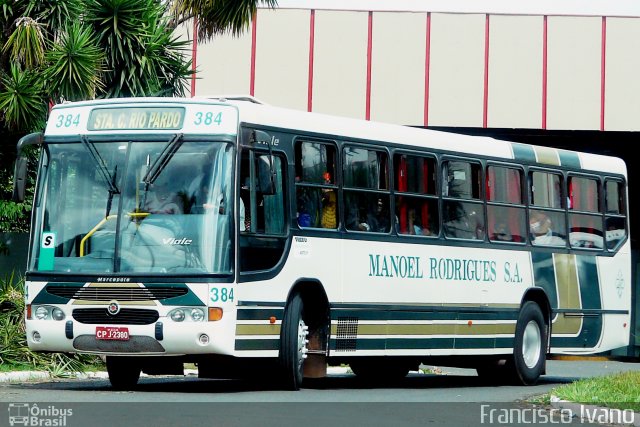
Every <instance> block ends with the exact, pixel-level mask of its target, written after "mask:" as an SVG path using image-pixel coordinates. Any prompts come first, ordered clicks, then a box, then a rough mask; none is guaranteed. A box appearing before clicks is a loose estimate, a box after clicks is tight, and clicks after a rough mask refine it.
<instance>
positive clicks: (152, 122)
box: [87, 106, 185, 131]
mask: <svg viewBox="0 0 640 427" xmlns="http://www.w3.org/2000/svg"><path fill="white" fill-rule="evenodd" d="M184 117H185V109H184V108H183V107H151V106H150V107H121V108H95V109H93V110H92V111H91V113H90V114H89V122H88V123H87V129H88V130H92V131H98V130H177V129H182V126H183V124H184Z"/></svg>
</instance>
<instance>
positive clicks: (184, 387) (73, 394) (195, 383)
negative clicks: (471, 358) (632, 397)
mask: <svg viewBox="0 0 640 427" xmlns="http://www.w3.org/2000/svg"><path fill="white" fill-rule="evenodd" d="M440 369H441V370H442V374H439V375H431V374H429V375H425V374H417V373H414V374H410V375H409V376H408V377H407V378H405V379H403V380H401V381H398V382H395V383H393V384H387V385H370V384H364V383H362V382H360V381H359V380H358V379H357V378H356V377H355V376H353V375H351V374H348V373H342V374H332V375H330V376H328V377H327V378H324V379H320V380H314V381H309V382H307V383H306V384H305V387H304V388H303V389H302V390H300V391H298V392H288V391H281V390H277V389H274V388H272V387H270V386H269V384H264V383H259V382H246V381H229V380H210V379H198V378H197V377H195V376H184V377H145V378H142V379H141V381H140V384H139V385H138V387H137V388H136V389H135V390H134V391H130V392H115V391H112V390H111V388H110V386H109V383H108V380H105V379H83V380H49V381H39V382H29V383H23V384H0V402H2V404H0V411H1V412H0V426H3V425H9V423H8V421H10V419H9V416H10V415H11V414H14V415H15V414H16V413H18V414H19V412H20V408H18V407H17V406H16V405H17V403H23V404H24V403H28V405H29V407H28V408H27V409H28V410H29V411H30V412H29V413H30V416H31V415H32V414H35V415H36V417H35V418H33V416H31V418H30V419H29V422H31V421H33V422H35V424H24V425H64V426H85V425H87V426H89V425H90V426H102V425H105V426H107V425H108V426H114V425H123V426H153V427H161V426H165V425H166V426H172V427H175V426H191V425H201V424H203V425H211V426H249V425H257V426H260V427H269V426H279V427H283V426H290V425H291V426H298V425H303V426H304V427H308V426H315V425H322V426H335V425H337V426H342V425H345V426H346V425H348V426H367V427H369V426H385V427H391V426H404V425H406V426H418V425H420V426H424V425H428V426H439V425H447V426H476V425H530V424H532V423H534V424H545V423H552V422H553V421H555V422H553V423H554V424H569V425H571V424H573V425H591V424H589V423H585V422H581V421H580V420H579V419H578V418H576V417H573V418H571V417H569V416H567V417H564V418H562V417H563V415H566V414H563V413H561V412H558V411H556V412H551V413H550V412H549V408H546V409H545V408H542V407H538V406H533V405H532V404H531V403H529V402H528V400H529V399H530V398H531V397H533V396H536V395H541V394H544V393H546V392H548V391H549V390H551V389H552V388H554V387H556V386H558V385H560V384H564V383H568V382H572V381H575V380H576V379H579V378H584V377H590V376H596V375H607V374H611V373H615V372H620V371H626V370H640V364H637V363H623V362H617V361H549V362H548V367H547V375H545V376H543V377H542V378H541V379H540V381H539V383H538V384H537V385H535V386H529V387H517V386H492V385H488V384H486V383H484V382H482V381H481V380H480V378H479V377H477V376H476V375H475V371H472V370H463V369H454V368H445V367H442V368H440ZM9 404H13V406H11V407H9ZM34 406H36V408H35V409H34ZM4 408H6V409H4ZM5 411H6V412H5ZM69 411H71V413H69ZM523 411H524V412H523ZM3 412H4V414H3ZM23 412H24V410H23ZM544 414H546V418H545V415H544ZM554 414H555V418H551V419H549V415H551V416H554ZM501 415H502V417H500V416H501ZM509 416H511V418H509ZM514 416H515V417H516V419H514V418H513V417H514ZM518 416H521V417H524V418H520V419H518V418H517V417H518ZM56 417H57V418H56ZM43 419H44V421H39V420H43ZM55 420H57V424H52V423H53V422H54V421H55ZM14 421H16V419H14ZM518 421H521V423H518ZM530 421H533V422H530ZM542 421H546V422H542ZM38 423H39V424H38ZM16 425H17V424H16Z"/></svg>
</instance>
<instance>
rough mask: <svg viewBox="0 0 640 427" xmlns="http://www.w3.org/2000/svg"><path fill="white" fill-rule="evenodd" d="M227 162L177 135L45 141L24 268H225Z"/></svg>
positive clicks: (229, 155)
mask: <svg viewBox="0 0 640 427" xmlns="http://www.w3.org/2000/svg"><path fill="white" fill-rule="evenodd" d="M232 159H233V148H232V145H231V144H228V143H224V142H212V141H206V142H204V141H197V142H195V141H182V138H181V137H180V136H175V137H174V138H167V139H165V140H158V141H151V142H146V141H145V142H131V141H121V142H118V141H112V140H111V141H108V142H104V141H101V142H98V141H91V140H90V139H88V138H84V139H83V140H82V141H81V142H77V143H56V144H47V145H45V148H44V153H43V160H42V162H43V167H42V169H41V171H42V174H41V175H40V177H39V180H40V182H39V185H38V188H39V190H38V194H37V196H36V197H37V203H36V212H35V215H34V217H35V224H34V225H35V227H36V228H35V229H36V230H39V232H37V233H35V234H34V242H33V243H34V244H33V245H32V248H33V249H32V252H33V253H32V254H31V265H30V267H31V270H32V271H55V272H74V273H82V272H87V273H120V272H122V273H139V274H144V273H165V274H167V273H168V274H208V273H213V274H228V273H230V272H231V260H230V257H231V218H233V212H232V208H233V203H231V200H232V198H231V189H232V185H231V183H232V179H231V174H232V165H233V161H232Z"/></svg>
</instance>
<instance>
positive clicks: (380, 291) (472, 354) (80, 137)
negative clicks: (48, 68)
mask: <svg viewBox="0 0 640 427" xmlns="http://www.w3.org/2000/svg"><path fill="white" fill-rule="evenodd" d="M34 145H35V146H39V147H40V153H41V157H40V160H39V167H38V168H39V169H38V178H37V183H36V190H35V196H34V205H33V211H32V223H31V239H30V255H29V260H28V266H27V271H26V276H25V279H26V280H25V281H26V284H25V286H26V307H27V308H26V334H27V341H28V346H29V348H30V349H32V350H34V351H46V352H64V353H90V354H95V355H101V356H104V357H105V359H106V367H107V371H108V374H109V379H110V382H111V384H112V386H113V387H114V388H116V389H126V388H131V387H134V386H135V385H136V384H137V382H138V381H139V377H140V374H141V372H144V373H147V374H179V373H181V372H183V371H182V369H183V367H184V364H185V363H195V364H196V365H197V367H198V373H199V376H200V377H204V378H211V377H218V376H223V377H225V376H226V377H231V376H233V375H236V374H238V375H240V374H241V373H242V372H248V371H250V368H251V367H253V368H256V367H257V368H258V369H259V370H262V371H268V372H270V373H277V375H276V377H275V378H276V379H277V381H278V384H280V386H281V387H283V388H286V389H292V390H297V389H299V388H300V387H301V385H302V383H303V380H304V378H310V377H322V376H324V375H326V373H327V366H332V365H343V364H348V365H349V366H350V368H351V370H352V371H353V373H355V374H356V375H357V376H359V377H362V378H368V379H374V380H375V379H380V380H382V379H392V378H401V377H403V376H405V375H407V374H408V373H409V372H410V371H412V370H415V369H418V367H419V366H420V364H434V365H436V366H437V365H440V366H462V367H469V368H475V369H476V370H477V372H478V374H479V375H480V376H484V377H486V378H489V379H492V380H498V379H500V380H501V381H503V380H505V381H512V382H517V383H521V384H534V383H535V382H536V381H537V380H538V378H539V377H540V376H541V375H543V374H544V373H545V369H546V361H547V360H548V359H549V357H550V356H554V355H563V354H571V355H589V354H604V353H606V352H608V351H610V350H612V349H616V348H619V347H623V346H627V345H628V343H629V336H630V319H631V287H632V279H631V259H630V238H629V213H628V194H627V193H628V192H627V172H626V166H625V164H624V162H623V161H622V160H621V159H619V158H614V157H607V156H603V155H596V154H589V153H581V152H573V151H568V150H562V149H555V148H549V147H543V146H532V145H527V144H523V143H517V142H508V141H501V140H495V139H491V138H487V137H475V136H466V135H459V134H454V133H446V132H438V131H433V130H428V129H423V128H414V127H408V126H400V125H392V124H384V123H374V122H370V121H364V120H355V119H348V118H341V117H333V116H330V115H324V114H317V113H307V112H301V111H294V110H288V109H283V108H277V107H274V106H269V105H266V104H263V103H261V102H259V101H258V100H256V99H255V98H252V97H249V96H245V97H243V96H237V97H227V98H225V97H217V98H189V99H178V98H130V99H109V100H93V101H84V102H69V103H63V104H60V105H55V106H54V107H53V108H52V110H51V112H50V117H49V120H48V123H47V125H46V129H45V131H44V132H43V133H35V134H31V135H27V136H25V137H23V138H22V139H21V140H20V141H19V143H18V151H19V152H20V153H21V152H23V151H24V149H25V147H28V146H34ZM26 174H27V166H26V161H25V159H24V156H19V158H18V160H17V161H16V172H15V182H16V184H15V188H14V194H15V197H16V198H17V199H20V198H22V197H24V191H25V177H26V176H27V175H26ZM267 366H268V367H269V368H267Z"/></svg>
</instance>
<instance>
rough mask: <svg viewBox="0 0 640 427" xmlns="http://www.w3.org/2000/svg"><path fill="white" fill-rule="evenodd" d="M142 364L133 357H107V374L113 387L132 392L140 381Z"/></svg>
mask: <svg viewBox="0 0 640 427" xmlns="http://www.w3.org/2000/svg"><path fill="white" fill-rule="evenodd" d="M140 371H141V368H140V364H139V363H138V361H137V360H135V358H133V357H121V356H107V373H108V374H109V382H110V383H111V387H113V388H114V389H116V390H130V389H132V388H134V387H135V386H136V384H138V379H140Z"/></svg>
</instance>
